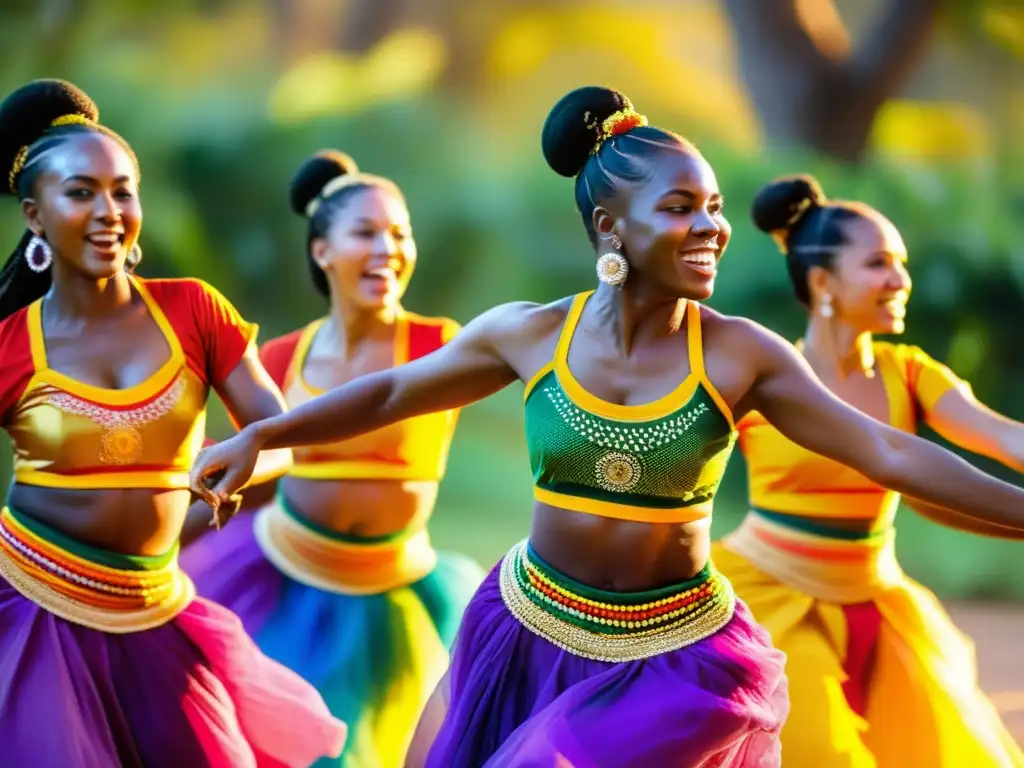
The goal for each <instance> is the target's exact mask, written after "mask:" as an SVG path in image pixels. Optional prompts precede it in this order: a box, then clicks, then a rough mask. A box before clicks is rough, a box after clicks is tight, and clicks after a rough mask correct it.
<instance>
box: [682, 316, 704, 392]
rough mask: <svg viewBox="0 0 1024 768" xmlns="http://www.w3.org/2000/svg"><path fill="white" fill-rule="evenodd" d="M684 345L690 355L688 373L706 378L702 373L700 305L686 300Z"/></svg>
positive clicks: (702, 352)
mask: <svg viewBox="0 0 1024 768" xmlns="http://www.w3.org/2000/svg"><path fill="white" fill-rule="evenodd" d="M686 347H687V350H688V352H689V355H690V375H691V376H695V377H697V378H698V379H706V378H707V376H705V375H704V340H703V338H702V336H701V332H700V305H699V304H698V303H697V302H696V301H687V302H686Z"/></svg>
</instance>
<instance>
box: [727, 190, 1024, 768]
mask: <svg viewBox="0 0 1024 768" xmlns="http://www.w3.org/2000/svg"><path fill="white" fill-rule="evenodd" d="M753 217H754V221H755V223H756V224H757V225H758V226H759V227H760V228H761V229H762V230H764V231H765V232H767V233H769V234H770V235H771V236H772V237H774V238H775V239H776V242H777V243H778V244H779V246H780V248H781V249H782V251H783V253H784V255H785V258H786V265H787V267H788V269H789V274H790V277H791V278H792V281H793V288H794V291H795V293H796V296H797V299H798V300H799V301H800V302H801V303H802V304H803V305H804V306H805V307H807V309H808V324H807V332H806V334H805V336H804V339H803V340H801V341H799V342H798V343H797V345H796V347H797V349H799V350H800V352H801V353H802V354H803V356H804V357H805V358H806V359H807V360H808V361H809V362H810V364H811V366H812V367H813V368H814V370H815V372H816V373H817V374H818V376H819V377H820V378H821V380H822V381H823V382H824V383H825V384H826V385H827V386H828V387H829V388H830V389H831V390H832V391H833V392H835V393H836V394H837V395H838V396H839V397H841V398H842V399H843V400H845V401H846V402H848V403H850V404H851V405H853V406H854V407H856V408H858V409H859V410H860V411H862V412H864V413H866V414H868V415H870V416H872V417H874V418H876V419H878V421H879V422H883V423H888V424H891V425H892V426H894V427H896V428H897V429H901V430H905V431H907V432H913V431H915V430H916V429H917V427H918V423H919V421H922V420H923V421H924V422H925V423H927V424H929V425H930V426H931V427H933V428H934V429H935V430H936V431H938V432H939V433H940V434H942V435H943V436H945V437H946V438H948V439H950V440H951V441H952V442H954V443H957V444H959V445H960V446H962V447H964V448H968V449H970V450H974V451H976V452H978V453H981V454H985V455H988V456H991V457H993V458H996V459H999V460H1001V461H1003V462H1004V463H1006V464H1007V465H1009V466H1011V467H1014V468H1016V469H1018V470H1020V469H1024V425H1021V424H1020V423H1018V422H1014V421H1011V420H1009V419H1006V418H1003V417H1001V416H999V415H998V414H995V413H993V412H992V411H990V410H989V409H988V408H986V407H985V406H984V405H982V404H981V403H979V402H978V401H977V400H976V399H975V398H974V396H973V394H972V392H971V388H970V387H969V386H968V385H967V383H966V382H964V381H962V380H961V379H960V378H958V377H957V376H956V375H955V374H954V373H953V372H952V371H950V370H949V369H948V368H947V367H946V366H944V365H942V364H941V363H938V362H936V361H935V360H933V359H932V358H931V357H929V356H928V355H927V354H925V352H924V351H923V350H921V349H918V348H917V347H911V346H907V345H905V344H892V343H889V342H883V341H877V340H876V339H875V338H874V336H875V334H898V333H903V331H904V327H905V317H906V305H907V301H908V300H909V298H910V288H911V282H910V274H909V272H908V266H907V264H908V260H907V249H906V246H905V245H904V244H903V239H902V238H901V237H900V233H899V231H898V230H897V229H896V227H895V226H894V225H893V223H892V222H891V221H889V220H888V219H887V218H886V217H885V216H883V215H882V214H881V213H879V212H878V211H876V210H874V209H873V208H871V207H870V206H868V205H865V204H863V203H858V202H846V201H839V200H829V199H828V198H826V197H825V194H824V192H823V191H822V190H821V187H820V186H818V183H817V182H816V181H815V180H814V179H813V178H811V177H808V176H794V177H789V178H784V179H779V180H778V181H775V182H773V183H771V184H769V185H767V186H766V187H765V188H764V189H763V190H762V191H761V192H760V193H759V194H758V196H757V198H756V200H755V201H754V207H753ZM737 427H738V429H739V435H740V437H739V443H740V447H741V449H742V451H743V454H744V456H745V457H746V460H747V468H748V471H749V473H750V483H749V485H750V501H751V507H752V511H751V512H750V514H749V515H748V516H747V518H746V519H745V520H744V522H743V523H742V525H741V526H740V528H739V530H738V531H736V532H735V533H733V534H731V535H730V536H727V537H726V538H725V539H724V540H723V541H722V542H721V544H720V545H718V546H717V547H716V550H715V554H714V559H715V563H716V564H717V565H718V566H719V567H720V568H722V570H723V572H724V573H726V574H727V575H728V576H729V578H730V579H731V580H732V582H733V584H734V585H735V586H736V589H737V592H738V593H739V594H740V596H741V597H742V598H743V599H744V600H746V601H747V603H748V604H749V605H750V607H751V610H752V611H753V612H754V616H755V617H756V618H757V619H758V621H760V622H762V623H763V624H764V625H765V626H767V627H770V628H771V629H772V637H773V640H774V641H775V643H776V645H777V646H778V647H779V648H781V649H782V650H784V651H786V653H787V655H788V658H789V663H788V666H787V674H788V676H789V679H790V692H791V697H792V711H791V714H790V718H789V720H788V721H787V724H786V726H785V728H784V729H783V733H782V755H783V759H784V761H785V765H787V766H793V768H812V766H814V767H816V766H820V765H828V766H836V767H837V768H840V767H842V766H847V767H848V768H855V767H857V766H865V767H867V766H874V765H876V764H877V765H928V766H937V768H945V767H946V766H948V767H949V768H953V767H954V766H961V765H971V766H992V767H993V768H994V767H995V766H1021V765H1024V754H1022V753H1021V751H1020V749H1019V748H1018V747H1017V746H1016V745H1014V744H1013V741H1012V739H1011V738H1010V736H1009V734H1008V733H1007V732H1006V730H1005V728H1003V725H1002V724H1001V723H1000V722H999V719H998V717H997V716H996V715H995V713H994V711H993V709H992V707H991V706H990V705H989V703H988V702H987V701H986V700H985V698H984V696H983V695H982V693H981V691H980V690H978V688H977V686H976V684H975V682H974V681H975V678H976V674H977V673H976V670H975V667H974V662H973V659H972V652H971V648H970V645H969V642H968V641H967V640H966V639H964V638H963V637H962V636H961V635H960V633H959V632H958V631H957V629H956V628H955V627H954V626H953V624H952V622H951V621H950V620H949V618H948V617H947V616H946V614H945V612H944V611H943V610H942V608H941V607H940V606H939V605H938V602H937V601H936V600H935V598H934V597H933V596H932V595H931V594H930V593H929V592H928V591H927V590H925V589H924V588H923V587H921V586H920V585H918V584H916V583H914V582H912V581H911V580H910V579H908V578H907V577H906V576H905V575H903V573H902V571H900V569H899V566H898V565H897V564H896V559H895V555H894V550H893V547H894V539H895V529H894V522H895V514H896V507H897V505H898V503H899V495H898V494H897V493H895V492H893V491H890V490H888V489H887V488H886V487H885V486H884V485H883V484H880V483H877V482H875V481H873V480H870V479H868V478H866V477H864V476H863V475H862V474H860V473H857V472H855V471H853V470H852V469H850V468H849V467H846V466H843V465H842V464H840V463H838V462H836V461H833V460H831V459H829V458H826V457H824V456H819V455H815V453H814V452H812V451H808V450H806V449H805V448H803V447H801V446H799V445H796V444H795V443H793V442H792V441H790V440H789V439H787V438H786V437H785V436H784V435H783V434H782V433H781V432H780V431H779V430H778V429H776V428H775V427H774V426H772V425H771V424H770V423H769V422H768V420H766V419H765V418H764V417H763V416H762V415H761V414H759V413H756V412H751V413H748V414H747V415H746V416H745V417H744V418H743V419H741V420H740V421H739V423H738V424H737ZM908 502H909V505H910V506H911V507H914V508H917V509H918V510H919V511H921V512H923V513H924V514H926V515H928V516H929V517H932V518H934V519H936V521H937V522H940V523H943V524H946V525H949V526H951V527H954V528H958V529H961V530H964V531H969V532H974V533H983V534H987V535H992V536H1002V537H1006V538H1020V537H1021V535H1020V532H1019V531H1016V530H1014V529H1012V528H1007V527H1006V526H999V525H993V524H991V523H990V522H987V521H985V520H984V519H979V518H978V516H976V507H977V504H970V503H969V504H966V505H963V506H960V507H957V508H955V510H954V511H953V512H950V511H948V510H945V509H943V508H939V507H934V506H929V505H925V504H922V503H921V502H917V501H913V500H908Z"/></svg>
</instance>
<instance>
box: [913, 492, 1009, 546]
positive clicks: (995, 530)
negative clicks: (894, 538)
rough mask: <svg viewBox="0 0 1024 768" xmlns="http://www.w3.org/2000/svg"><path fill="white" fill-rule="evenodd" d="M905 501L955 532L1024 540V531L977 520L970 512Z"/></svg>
mask: <svg viewBox="0 0 1024 768" xmlns="http://www.w3.org/2000/svg"><path fill="white" fill-rule="evenodd" d="M903 501H904V503H905V504H906V505H907V506H908V507H910V508H911V509H912V510H914V511H915V512H917V514H919V515H921V516H922V517H924V518H927V519H928V520H931V521H932V522H933V523H938V524H939V525H942V526H945V527H946V528H952V529H953V530H955V531H962V532H963V533H973V534H975V535H977V536H988V537H990V538H996V539H1008V540H1011V541H1022V540H1024V530H1022V529H1020V528H1008V527H1006V526H1003V525H997V524H995V523H992V522H989V521H987V520H982V519H979V518H976V517H974V516H973V515H972V514H971V513H970V512H955V511H953V510H949V509H945V508H944V507H936V506H934V505H933V504H928V503H926V502H923V501H920V500H918V499H904V500H903Z"/></svg>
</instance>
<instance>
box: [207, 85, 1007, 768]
mask: <svg viewBox="0 0 1024 768" xmlns="http://www.w3.org/2000/svg"><path fill="white" fill-rule="evenodd" d="M541 138H542V146H543V150H544V156H545V158H546V159H547V161H548V164H549V165H550V166H551V167H552V168H553V169H554V170H555V171H556V172H557V173H559V174H561V175H563V176H568V177H575V196H576V206H577V208H578V209H579V211H580V214H581V216H582V218H583V224H584V227H585V229H586V231H587V234H588V236H589V239H590V243H591V245H592V246H593V248H594V250H595V251H596V257H597V259H596V267H597V278H598V281H599V285H598V287H597V289H596V290H589V291H585V292H583V293H580V294H578V295H576V296H571V297H567V298H565V299H562V300H559V301H556V302H554V303H552V304H547V305H537V304H531V303H526V302H519V303H514V304H506V305H503V306H500V307H496V308H495V309H492V310H490V311H488V312H486V313H485V314H483V315H481V316H480V317H478V318H477V319H475V320H473V322H472V323H470V324H469V325H467V326H466V328H464V329H463V330H462V332H461V333H460V334H459V335H458V336H456V337H455V338H454V339H453V340H452V341H451V342H450V343H448V344H446V345H445V346H444V347H442V348H441V349H440V350H438V351H437V352H434V353H432V354H430V355H427V356H425V357H423V358H421V359H420V360H416V361H414V362H412V363H410V364H409V365H404V366H401V367H398V368H392V369H389V370H386V371H381V372H379V373H375V374H372V375H370V376H364V377H362V378H360V379H358V380H356V381H353V382H351V383H349V384H345V385H342V386H341V387H338V388H336V389H334V390H331V391H330V392H327V393H325V394H323V395H321V396H319V397H318V398H316V399H314V400H312V401H310V402H308V403H306V404H304V405H302V406H300V407H298V408H295V409H293V410H291V411H289V412H288V413H286V414H284V415H283V416H279V417H277V416H275V417H273V418H271V419H267V420H266V421H263V422H261V423H260V424H257V425H255V426H251V427H246V428H245V429H243V430H242V431H241V432H240V433H239V434H238V435H236V436H235V437H233V438H231V439H230V440H228V441H226V442H224V443H221V444H219V445H216V446H213V447H211V448H209V449H207V450H206V451H204V452H203V454H201V455H200V457H199V459H198V460H197V462H196V465H195V467H194V468H193V472H192V487H193V489H194V490H195V491H196V492H197V493H200V494H202V495H203V496H204V498H207V499H208V500H209V501H210V502H211V503H213V504H216V503H217V502H218V500H219V499H222V498H227V497H228V496H229V495H230V494H231V493H234V492H235V491H236V490H237V489H238V488H239V487H240V486H241V485H242V484H244V483H245V481H246V480H247V479H248V478H249V476H250V475H251V473H252V470H253V467H254V466H255V463H256V457H257V456H258V455H259V452H260V451H261V450H264V449H267V448H273V447H288V446H296V445H316V444H319V443H325V442H330V441H334V440H338V439H342V438H351V437H353V436H355V435H359V434H363V433H366V432H369V431H372V430H375V429H380V428H381V427H383V426H385V425H387V424H391V423H394V422H396V421H400V420H402V419H405V418H409V417H410V416H414V415H418V414H423V413H429V412H432V411H442V410H445V409H449V408H456V407H462V406H465V405H468V404H470V403H473V402H475V401H477V400H480V399H482V398H484V397H487V396H488V395H491V394H493V393H495V392H497V391H499V390H501V389H503V388H504V387H506V386H508V385H509V384H511V383H513V382H514V381H522V382H524V383H525V385H526V390H525V405H524V408H525V412H526V440H527V444H528V447H529V455H530V466H531V469H532V474H533V482H534V499H535V503H534V507H533V522H532V525H531V528H530V534H529V539H528V540H526V541H523V542H521V543H519V544H517V545H515V546H514V547H513V548H512V550H511V551H510V552H509V553H508V555H506V556H505V558H504V559H503V560H502V562H501V563H500V564H499V565H498V566H496V567H495V568H494V570H492V571H491V573H490V574H489V575H488V576H487V578H486V579H485V580H484V583H483V584H482V585H481V587H480V589H479V590H477V593H476V595H475V596H474V597H473V600H472V602H471V603H470V605H469V607H468V608H467V610H466V615H465V617H464V618H463V621H462V626H461V627H460V629H459V635H458V638H457V639H456V642H455V646H454V650H453V654H452V663H451V667H450V668H449V671H448V674H447V675H446V676H445V678H444V679H443V680H442V682H441V684H440V685H439V687H438V689H437V691H436V692H435V695H434V696H433V697H432V698H431V704H430V705H428V709H427V711H426V713H425V714H424V717H423V718H422V719H421V721H420V725H419V728H418V732H417V737H416V738H415V739H414V742H413V749H412V750H411V751H410V760H409V762H408V765H410V766H413V765H421V764H426V765H428V766H430V768H470V767H472V768H479V766H487V768H492V767H493V768H497V767H498V766H501V768H509V767H510V766H512V767H515V766H521V767H525V766H541V765H544V766H553V765H558V766H575V767H576V768H583V766H615V767H618V766H637V767H638V768H640V767H643V768H646V767H648V766H711V765H716V766H730V768H753V767H754V766H761V767H765V766H778V765H779V759H780V758H779V731H780V729H781V726H782V722H783V720H784V719H785V716H786V712H787V710H788V700H787V696H786V684H785V676H784V674H783V665H784V656H783V654H781V653H780V652H778V651H777V650H775V649H774V648H773V647H772V645H771V641H770V638H769V636H768V633H767V632H766V631H765V630H764V629H762V628H761V627H760V626H759V625H758V624H756V623H755V622H754V621H753V619H752V617H751V615H750V612H749V611H748V610H747V608H746V606H744V605H743V603H741V602H739V601H738V600H736V598H735V595H734V593H733V589H732V587H731V585H730V584H729V582H728V580H726V579H725V578H724V577H723V576H722V575H721V574H720V573H719V572H718V571H717V570H716V569H715V566H714V565H713V564H712V562H711V560H710V558H709V553H710V549H711V541H710V519H711V508H712V504H713V501H714V497H715V494H716V492H717V490H718V486H719V483H720V482H721V480H722V476H723V473H724V471H725V465H726V462H727V460H728V457H729V454H730V451H731V449H732V446H733V442H734V439H735V435H736V433H735V429H734V420H735V419H737V418H742V417H743V416H744V415H745V414H746V413H747V412H748V411H750V410H757V411H760V412H761V413H764V414H765V415H766V416H767V417H768V418H769V419H770V420H771V421H772V423H774V424H775V425H776V426H778V427H779V429H781V430H782V431H783V432H785V433H786V434H787V435H789V436H790V437H791V438H792V439H793V440H794V441H796V442H797V443H799V444H801V445H803V446H805V447H807V448H808V449H809V450H812V451H815V452H817V453H821V454H824V455H826V456H829V457H831V458H833V459H835V460H837V461H839V462H843V463H846V464H848V465H850V466H851V467H853V468H854V469H856V470H858V471H860V472H862V473H864V474H866V475H868V476H870V477H873V478H874V479H875V480H876V481H879V482H881V483H883V484H885V485H888V486H891V487H895V488H898V489H899V490H901V491H905V492H908V493H911V494H914V495H917V496H920V497H921V498H923V499H926V500H927V501H930V502H933V503H936V504H940V505H944V506H949V507H957V506H966V505H967V504H969V503H972V502H975V501H976V500H981V501H980V502H979V503H978V507H979V508H980V509H979V512H980V513H981V514H984V515H986V516H988V517H991V518H992V519H994V520H997V521H1001V522H1002V523H1003V524H1005V525H1007V526H1013V527H1021V526H1022V525H1024V491H1021V490H1020V489H1018V488H1015V487H1014V486H1012V485H1009V484H1008V483H1004V482H1002V481H999V480H996V479H994V478H992V477H989V476H988V475H986V474H984V473H982V472H979V471H978V470H976V469H974V468H972V467H971V466H970V465H968V464H967V463H966V462H964V461H962V460H961V459H959V458H957V457H956V456H954V455H953V454H951V453H949V452H948V451H945V450H943V449H942V448H939V447H938V446H935V445H932V444H931V443H928V442H927V441H924V440H921V439H919V438H917V437H914V436H913V435H909V434H906V433H905V432H901V431H899V430H896V429H892V428H891V427H888V426H886V425H884V424H881V423H879V422H877V421H875V420H874V419H871V418H869V417H867V416H865V415H863V414H862V413H860V412H859V411H857V410H856V409H854V408H851V407H850V406H848V405H846V404H845V403H843V402H842V401H841V400H839V399H838V398H836V397H835V396H833V395H832V394H831V393H830V392H829V391H828V390H827V389H825V388H824V387H823V386H822V385H821V383H820V382H819V381H818V380H817V378H816V377H815V376H814V374H813V372H812V371H811V369H810V368H809V367H808V366H807V364H806V362H804V361H803V360H802V359H801V357H800V356H799V354H797V353H796V352H795V351H794V350H793V348H792V346H790V345H788V344H786V343H785V342H784V341H783V340H782V339H781V338H779V337H778V336H775V335H773V334H772V333H770V332H769V331H767V330H765V329H764V328H761V327H760V326H758V325H756V324H754V323H752V322H750V321H748V320H745V319H742V318H735V317H727V316H725V315H722V314H719V313H718V312H715V311H713V310H711V309H708V308H707V307H705V306H703V305H702V304H701V302H702V301H704V300H705V299H707V298H709V297H710V296H711V294H712V291H713V289H714V282H715V276H716V273H717V270H718V266H719V263H720V259H721V257H722V254H723V252H724V250H725V247H726V244H727V242H728V240H729V231H730V230H729V225H728V222H727V221H726V219H725V216H724V213H723V207H722V206H723V203H722V195H721V193H720V192H719V190H718V183H717V181H716V180H715V175H714V172H713V171H712V169H711V166H710V165H708V162H707V161H706V160H705V159H704V157H703V156H702V155H701V154H700V152H698V151H697V149H696V148H694V147H693V145H692V144H690V143H689V142H687V141H686V140H685V139H683V138H681V137H680V136H678V135H676V134H674V133H671V132H669V131H665V130H662V129H659V128H654V127H652V126H649V125H647V121H646V119H645V118H644V117H643V116H642V115H640V114H638V113H637V112H636V111H635V110H634V109H633V106H632V105H631V104H630V102H629V100H628V99H627V98H626V97H625V96H624V95H623V94H621V93H619V92H618V91H615V90H612V89H610V88H601V87H586V88H580V89H578V90H576V91H573V92H571V93H569V94H568V95H566V96H565V97H563V98H562V99H561V100H560V101H559V102H558V103H557V104H556V105H555V107H554V109H553V110H552V111H551V114H550V115H549V116H548V119H547V122H546V123H545V125H544V130H543V134H542V137H541ZM486 513H487V510H486V508H484V509H483V510H482V514H486Z"/></svg>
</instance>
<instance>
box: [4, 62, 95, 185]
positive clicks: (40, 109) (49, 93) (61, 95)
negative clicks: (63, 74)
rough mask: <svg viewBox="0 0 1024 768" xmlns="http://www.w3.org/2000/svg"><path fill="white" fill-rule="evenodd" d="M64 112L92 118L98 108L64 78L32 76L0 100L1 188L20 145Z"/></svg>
mask: <svg viewBox="0 0 1024 768" xmlns="http://www.w3.org/2000/svg"><path fill="white" fill-rule="evenodd" d="M65 115H79V116H80V117H84V118H85V119H87V120H90V121H92V122H95V121H96V120H98V119H99V116H100V111H99V109H97V108H96V104H95V103H93V100H92V99H90V98H89V97H88V95H86V93H85V91H83V90H82V89H81V88H78V87H77V86H75V85H73V84H71V83H69V82H67V81H65V80H33V81H32V82H31V83H28V84H27V85H23V86H22V87H21V88H19V89H18V90H16V91H14V92H13V93H11V94H10V95H9V96H8V97H7V98H6V99H4V100H3V103H0V171H3V174H2V176H0V178H2V180H3V183H0V189H3V190H5V191H6V190H7V183H6V174H7V173H8V172H9V171H10V169H11V166H13V165H14V158H15V156H16V155H17V154H18V152H19V151H21V148H22V147H25V146H29V145H31V144H33V143H35V142H36V141H37V140H38V139H39V138H40V137H41V136H42V135H43V133H45V132H46V130H47V129H48V128H49V127H50V124H51V123H52V122H53V121H54V120H56V119H57V118H58V117H64V116H65Z"/></svg>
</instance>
